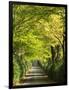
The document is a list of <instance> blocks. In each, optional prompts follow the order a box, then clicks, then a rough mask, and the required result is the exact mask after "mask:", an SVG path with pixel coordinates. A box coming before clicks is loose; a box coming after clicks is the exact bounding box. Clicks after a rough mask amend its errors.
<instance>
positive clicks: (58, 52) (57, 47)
mask: <svg viewBox="0 0 69 90" xmlns="http://www.w3.org/2000/svg"><path fill="white" fill-rule="evenodd" d="M60 49H61V48H60V45H57V46H56V54H57V55H56V60H60Z"/></svg>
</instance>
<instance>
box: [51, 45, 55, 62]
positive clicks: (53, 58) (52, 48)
mask: <svg viewBox="0 0 69 90" xmlns="http://www.w3.org/2000/svg"><path fill="white" fill-rule="evenodd" d="M51 53H52V62H53V63H54V61H55V48H54V47H53V46H51Z"/></svg>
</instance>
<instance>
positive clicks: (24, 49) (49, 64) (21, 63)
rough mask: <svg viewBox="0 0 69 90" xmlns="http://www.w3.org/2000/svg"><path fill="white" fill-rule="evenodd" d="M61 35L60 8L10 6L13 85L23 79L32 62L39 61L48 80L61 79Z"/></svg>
mask: <svg viewBox="0 0 69 90" xmlns="http://www.w3.org/2000/svg"><path fill="white" fill-rule="evenodd" d="M64 32H65V8H64V7H53V6H51V7H50V6H37V5H36V6H34V5H15V4H14V5H13V67H14V69H13V72H14V83H15V84H16V83H17V81H18V82H19V80H20V79H21V78H24V75H25V74H26V73H27V72H28V71H29V69H30V68H31V66H32V61H33V60H39V62H40V66H41V67H42V68H43V69H44V70H45V72H47V73H48V75H49V76H50V77H51V78H52V79H54V80H59V81H60V78H59V77H62V79H61V81H63V80H64V60H63V58H64V56H63V53H64V47H65V45H64V43H63V42H65V40H64V38H65V34H64ZM54 76H55V78H54Z"/></svg>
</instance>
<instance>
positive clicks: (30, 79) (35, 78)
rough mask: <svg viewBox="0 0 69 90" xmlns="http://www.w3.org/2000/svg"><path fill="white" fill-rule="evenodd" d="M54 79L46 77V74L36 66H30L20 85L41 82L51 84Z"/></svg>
mask: <svg viewBox="0 0 69 90" xmlns="http://www.w3.org/2000/svg"><path fill="white" fill-rule="evenodd" d="M52 83H55V82H54V81H52V80H50V79H49V78H48V75H47V74H46V73H44V71H43V70H42V69H41V68H40V67H39V66H38V65H36V66H32V68H31V69H30V71H29V72H28V73H27V74H26V76H25V79H24V80H23V82H22V81H21V83H20V85H24V86H25V85H41V84H52Z"/></svg>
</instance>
